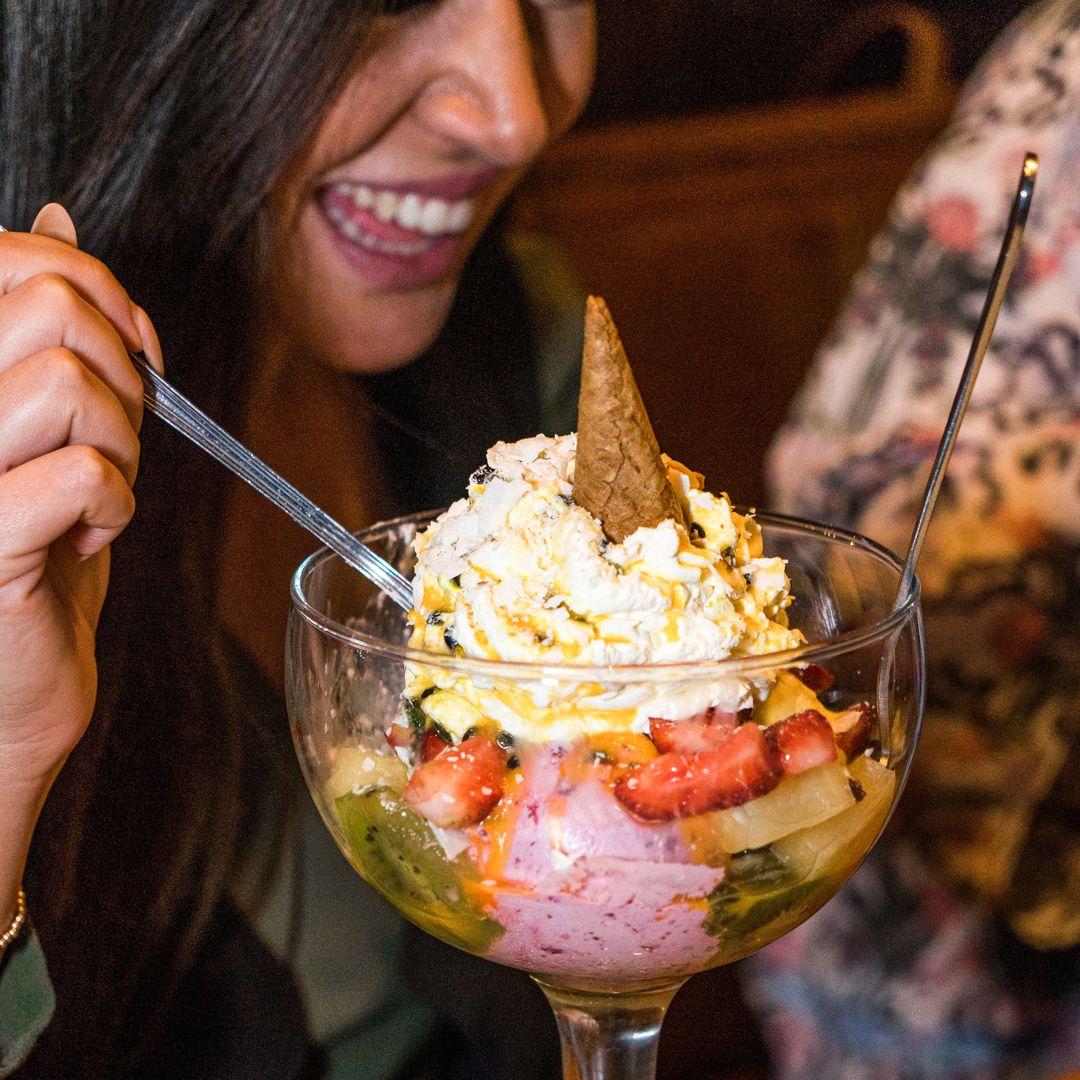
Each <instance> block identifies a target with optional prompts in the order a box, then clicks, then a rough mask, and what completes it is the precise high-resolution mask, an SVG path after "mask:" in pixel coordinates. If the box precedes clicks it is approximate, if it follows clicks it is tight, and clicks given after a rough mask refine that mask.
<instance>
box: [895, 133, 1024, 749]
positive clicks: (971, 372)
mask: <svg viewBox="0 0 1080 1080" xmlns="http://www.w3.org/2000/svg"><path fill="white" fill-rule="evenodd" d="M1038 171H1039V159H1038V157H1037V156H1036V155H1035V154H1026V155H1025V156H1024V165H1023V168H1022V169H1021V172H1020V183H1019V185H1018V187H1017V189H1016V197H1015V198H1014V199H1013V204H1012V212H1011V213H1010V214H1009V224H1008V226H1007V227H1006V229H1005V239H1004V240H1003V241H1002V243H1001V251H1000V253H999V254H998V260H997V265H996V266H995V267H994V274H993V277H991V279H990V289H989V292H988V293H987V295H986V303H985V304H984V305H983V309H982V314H981V315H980V317H979V324H978V326H977V327H976V330H975V337H974V339H973V340H972V342H971V351H970V352H969V353H968V358H967V363H966V364H965V365H964V370H963V373H962V374H961V376H960V385H959V386H958V387H957V388H956V397H955V398H954V399H953V403H952V408H951V409H950V410H949V419H948V420H947V421H946V423H945V431H944V432H943V434H942V436H941V443H940V444H939V445H938V451H937V457H935V458H934V465H933V468H932V469H931V470H930V477H929V479H928V480H927V481H926V491H925V492H924V493H923V501H922V506H921V507H920V509H919V518H918V521H916V523H915V531H914V532H913V533H912V534H911V543H910V545H909V546H908V554H907V561H906V562H905V563H904V573H903V576H902V577H901V578H900V588H899V589H898V590H897V593H896V602H895V604H894V605H893V610H894V611H895V610H897V609H898V608H900V607H902V606H903V605H904V604H906V603H907V601H908V600H909V599H910V597H911V591H912V589H913V588H914V587H915V580H916V578H915V570H916V567H917V566H918V563H919V555H920V554H921V553H922V548H923V542H924V541H925V540H926V530H927V528H928V527H929V525H930V518H931V517H932V516H933V513H934V506H935V504H936V503H937V498H938V495H939V494H940V493H941V484H942V481H943V480H944V479H945V470H946V469H947V468H948V466H949V458H950V457H952V452H953V447H954V446H955V445H956V436H957V433H958V432H959V430H960V424H961V422H962V421H963V419H964V414H965V413H966V412H967V407H968V403H969V402H970V401H971V394H972V391H973V390H974V389H975V379H976V378H977V377H978V374H979V368H980V367H982V362H983V357H984V356H986V350H987V348H988V347H989V345H990V338H991V337H992V336H993V333H994V327H995V325H996V324H997V317H998V312H999V311H1000V310H1001V304H1002V301H1003V300H1004V299H1005V290H1006V288H1008V285H1009V278H1011V277H1012V272H1013V269H1014V267H1015V266H1016V257H1017V255H1018V254H1019V252H1020V241H1021V239H1022V238H1023V235H1024V226H1025V225H1026V224H1027V218H1028V211H1029V210H1030V209H1031V195H1032V192H1033V191H1034V189H1035V177H1036V174H1037V173H1038ZM898 641H899V633H898V634H897V635H896V636H894V637H892V638H891V639H890V640H889V641H888V642H887V643H886V646H885V649H884V652H883V655H882V658H881V664H880V666H879V667H878V679H877V698H878V701H877V704H878V708H877V714H878V718H879V723H880V724H881V741H882V745H883V746H888V745H890V743H889V739H888V730H887V726H888V725H887V721H886V718H887V717H888V702H889V683H890V680H891V679H892V670H893V660H894V657H895V654H896V646H897V643H898Z"/></svg>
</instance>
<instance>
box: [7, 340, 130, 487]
mask: <svg viewBox="0 0 1080 1080" xmlns="http://www.w3.org/2000/svg"><path fill="white" fill-rule="evenodd" d="M67 444H82V445H85V446H92V447H94V448H95V449H96V450H97V451H98V452H99V453H101V454H102V455H104V456H105V457H106V458H108V459H109V461H111V462H112V463H113V464H114V465H115V466H116V467H117V468H118V469H119V470H120V472H121V473H122V474H123V477H124V479H125V480H126V481H127V482H128V484H133V483H134V482H135V473H136V471H137V470H138V464H139V439H138V436H137V435H136V433H135V429H134V428H133V427H132V426H131V422H130V420H129V419H128V416H127V414H126V413H125V412H124V408H123V406H122V405H121V404H120V402H119V400H118V399H117V397H116V395H115V394H114V393H112V391H111V390H110V389H109V388H108V387H107V386H106V385H105V383H103V382H102V381H101V380H100V379H99V378H98V377H97V376H96V375H95V374H94V373H93V372H92V371H90V370H89V369H88V368H87V367H86V366H85V365H84V364H83V363H82V362H81V361H80V360H79V358H78V357H77V356H76V355H75V354H74V353H72V352H70V351H69V350H68V349H59V348H58V349H46V350H45V351H43V352H39V353H36V354H35V355H33V356H30V357H28V358H27V359H26V360H23V361H21V362H20V363H18V364H15V365H14V367H11V368H8V370H6V371H2V372H0V475H3V474H4V473H6V472H9V471H10V470H11V469H14V468H17V467H18V466H20V465H23V464H25V463H26V462H27V461H30V460H31V459H32V458H36V457H42V456H43V455H45V454H48V453H50V452H51V451H53V450H56V449H59V448H60V447H61V446H65V445H67Z"/></svg>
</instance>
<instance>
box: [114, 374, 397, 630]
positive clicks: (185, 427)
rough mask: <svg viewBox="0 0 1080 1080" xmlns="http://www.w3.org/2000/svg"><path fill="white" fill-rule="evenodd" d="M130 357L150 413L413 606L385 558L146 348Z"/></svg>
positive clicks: (394, 597) (354, 567)
mask: <svg viewBox="0 0 1080 1080" xmlns="http://www.w3.org/2000/svg"><path fill="white" fill-rule="evenodd" d="M131 359H132V362H133V363H134V365H135V368H136V370H137V371H138V372H139V374H140V375H141V376H142V380H143V385H144V400H145V402H146V407H147V409H148V410H149V411H150V412H152V413H154V415H155V416H158V417H160V418H161V419H162V420H164V421H165V423H167V424H168V425H169V426H170V427H172V428H174V429H175V430H176V431H178V432H180V434H181V435H184V436H185V437H186V438H188V439H190V440H191V441H192V442H193V443H194V444H195V445H196V446H198V447H199V448H200V449H201V450H205V451H206V453H208V454H209V455H210V456H211V457H212V458H213V459H214V460H215V461H218V462H220V463H221V464H222V465H224V466H225V467H226V468H227V469H230V470H231V471H232V472H234V473H235V474H236V475H237V476H239V477H240V479H241V480H243V481H245V482H246V483H248V484H250V485H251V486H252V487H253V488H254V489H255V490H256V491H257V492H258V493H259V494H260V495H262V496H264V497H265V498H267V499H269V500H270V501H271V502H272V503H273V504H274V505H275V506H277V507H278V508H279V509H281V510H284V511H285V513H286V514H288V515H289V517H291V518H292V519H293V521H295V522H296V523H297V524H298V525H301V526H302V527H303V528H305V529H307V531H308V532H309V533H311V534H312V536H314V537H315V538H316V539H318V540H321V541H322V542H323V543H324V544H325V545H326V546H327V547H328V548H330V550H331V551H333V552H334V553H335V554H337V555H340V556H341V558H342V559H344V560H345V562H347V563H348V564H349V565H350V566H351V567H353V569H354V570H358V571H359V572H360V573H361V574H363V576H364V577H366V578H367V579H368V580H369V581H370V582H372V583H373V584H375V585H377V586H378V587H379V588H380V589H382V591H383V592H385V593H386V594H387V595H388V596H389V597H390V599H391V600H393V601H394V602H395V603H396V604H397V605H398V606H399V607H401V608H404V609H405V610H406V611H408V610H410V609H411V608H412V588H411V587H410V585H409V583H408V581H406V580H405V578H404V577H402V575H401V574H399V573H398V572H397V570H395V569H394V568H393V567H392V566H391V565H390V564H389V563H388V562H387V561H386V560H385V559H382V558H380V557H379V556H378V555H376V554H375V552H374V551H372V550H371V548H369V547H368V546H367V545H366V544H363V543H361V542H360V541H359V540H357V539H356V537H355V536H353V535H352V533H350V532H349V530H348V529H346V528H345V526H344V525H342V524H341V523H340V522H338V521H336V520H335V519H334V518H332V517H331V516H330V515H329V514H328V513H326V511H325V510H320V509H319V507H318V506H316V505H315V504H314V503H313V502H312V501H311V500H310V499H309V498H307V497H306V496H305V495H302V494H301V493H300V492H299V491H298V490H297V489H296V488H295V487H293V485H292V484H290V483H289V482H288V481H287V480H285V479H284V478H283V477H282V476H280V475H279V474H278V473H276V472H274V470H273V469H271V468H270V466H269V465H267V464H266V463H265V462H264V461H262V460H261V459H260V458H258V457H256V456H255V455H254V454H253V453H252V452H251V451H250V450H248V449H247V447H245V446H244V445H243V444H242V443H240V442H238V441H237V440H236V439H234V438H233V437H232V436H231V435H230V434H229V433H228V432H227V431H226V430H225V429H224V428H222V427H221V426H220V425H219V424H217V423H215V422H214V421H213V420H211V419H210V417H209V416H207V415H206V413H204V412H203V411H202V410H201V409H200V408H198V406H196V405H194V404H193V403H192V402H191V401H189V400H188V399H187V398H186V397H184V395H183V394H181V393H180V392H179V391H178V390H176V389H175V388H174V387H173V386H172V385H170V383H168V382H167V381H166V380H165V379H163V378H162V377H161V376H160V375H159V374H158V373H157V372H156V371H155V370H154V369H153V367H151V365H150V363H149V361H148V360H147V359H146V357H145V356H143V354H142V353H132V354H131Z"/></svg>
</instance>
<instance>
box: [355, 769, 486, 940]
mask: <svg viewBox="0 0 1080 1080" xmlns="http://www.w3.org/2000/svg"><path fill="white" fill-rule="evenodd" d="M335 807H336V809H337V815H338V820H339V821H340V822H341V828H342V830H343V831H344V833H345V839H346V842H347V843H348V846H349V850H350V851H351V852H352V856H353V860H354V862H355V864H356V867H357V869H358V870H359V871H360V873H361V874H362V875H363V876H364V878H365V880H366V881H367V882H368V884H369V885H371V886H372V887H373V888H375V889H376V890H377V891H378V892H379V893H381V894H382V895H383V897H385V898H386V899H387V900H389V901H390V903H392V904H393V905H394V906H395V907H397V908H399V909H400V910H401V911H402V912H403V914H405V915H406V916H408V918H410V919H412V920H413V922H415V923H416V924H417V925H418V926H420V927H421V928H422V929H424V930H427V931H428V933H431V934H434V935H435V936H436V937H439V938H442V939H443V940H444V941H446V942H448V943H449V944H451V945H454V946H456V947H457V948H459V949H465V950H467V951H469V952H475V953H483V952H485V951H487V950H488V949H489V948H490V947H491V946H492V945H493V944H494V942H495V941H496V940H498V938H499V936H500V935H501V934H502V932H503V930H502V927H501V926H500V925H499V924H498V923H497V922H496V921H495V920H494V919H491V918H489V917H488V916H487V915H485V914H484V912H483V910H482V909H481V908H479V907H478V906H477V905H476V904H474V903H473V902H472V901H471V900H470V899H469V896H468V893H467V891H466V889H465V882H466V881H469V880H477V879H478V875H477V873H476V870H475V869H474V868H473V866H472V864H471V863H470V862H469V861H468V860H467V859H466V858H465V857H464V855H459V856H458V857H457V858H456V859H448V858H447V857H446V852H445V851H443V849H442V847H441V846H440V844H439V842H438V840H436V839H435V835H434V834H433V833H432V831H431V826H430V825H428V823H427V822H426V821H424V819H423V818H422V817H420V815H419V814H416V813H414V812H413V811H412V810H411V809H409V807H408V806H406V805H405V803H404V802H402V801H401V799H400V798H398V796H397V795H396V794H395V793H394V792H393V791H391V790H389V789H388V788H373V789H371V790H370V791H365V792H363V793H362V794H359V795H357V794H355V793H352V792H350V793H349V794H347V795H342V796H341V797H340V798H339V799H337V800H336V801H335Z"/></svg>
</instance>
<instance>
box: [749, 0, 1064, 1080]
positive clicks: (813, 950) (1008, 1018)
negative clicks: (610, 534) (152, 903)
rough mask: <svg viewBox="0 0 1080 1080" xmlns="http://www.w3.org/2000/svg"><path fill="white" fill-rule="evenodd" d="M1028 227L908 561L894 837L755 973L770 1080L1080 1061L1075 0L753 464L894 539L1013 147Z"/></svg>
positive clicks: (985, 273) (992, 255) (995, 55)
mask: <svg viewBox="0 0 1080 1080" xmlns="http://www.w3.org/2000/svg"><path fill="white" fill-rule="evenodd" d="M1027 150H1034V151H1036V152H1037V153H1038V154H1039V155H1040V159H1041V160H1040V172H1039V180H1038V183H1037V185H1036V192H1035V197H1034V201H1033V209H1032V215H1031V220H1030V222H1029V226H1028V231H1027V235H1026V237H1025V240H1024V247H1023V251H1022V255H1021V262H1020V264H1019V265H1018V267H1017V271H1016V274H1015V276H1014V279H1013V282H1012V285H1011V287H1010V290H1009V293H1008V296H1007V299H1006V302H1005V306H1004V307H1003V309H1002V311H1001V315H1000V318H999V321H998V325H997V331H996V334H995V337H994V341H993V343H992V345H991V348H990V351H989V353H988V355H987V357H986V361H985V363H984V366H983V370H982V373H981V375H980V378H979V382H978V384H977V386H976V389H975V395H974V398H973V400H972V405H971V409H970V411H969V413H968V416H967V418H966V420H965V422H964V426H963V428H962V429H961V434H960V439H959V443H958V446H957V449H956V452H955V454H954V456H953V459H952V463H951V465H950V469H949V474H948V478H947V481H946V486H945V489H944V490H943V494H942V498H941V501H940V502H939V504H938V509H937V513H936V515H935V520H934V524H933V525H932V527H931V530H930V534H929V537H928V541H927V545H926V548H925V549H924V554H923V557H922V561H921V563H920V577H921V579H922V582H923V587H924V599H925V604H924V607H925V612H926V618H927V638H928V640H927V649H928V656H929V661H930V680H929V694H928V701H927V712H926V721H925V725H924V728H923V736H922V744H921V746H920V748H919V751H918V754H917V756H916V762H915V766H914V774H913V778H912V783H911V786H910V787H909V789H908V792H907V795H906V796H905V799H904V802H903V804H902V806H901V811H900V815H899V818H900V820H899V821H898V822H897V823H894V824H893V825H892V826H891V827H890V830H889V834H888V835H887V836H886V838H885V839H884V840H883V841H882V843H881V845H879V848H878V849H877V850H876V851H875V852H874V853H873V855H872V856H871V857H870V859H869V860H868V861H867V862H866V863H865V864H864V866H863V867H862V869H861V870H860V871H859V872H858V874H856V876H855V877H854V878H853V880H852V882H851V883H850V884H849V885H848V886H847V887H846V888H845V890H843V891H842V892H841V894H840V895H839V896H838V897H837V898H836V899H835V900H834V901H833V902H832V903H831V904H830V905H828V906H827V907H826V908H825V909H824V910H823V911H822V912H821V913H819V915H817V916H816V917H815V918H814V919H812V920H810V922H808V923H807V924H806V925H805V926H804V927H803V928H801V929H800V930H799V931H797V932H795V933H794V934H792V935H789V937H788V938H785V939H783V940H782V941H780V942H777V943H776V944H775V945H774V946H772V947H771V948H770V949H767V950H765V951H764V952H763V953H761V954H759V955H758V957H756V958H755V959H753V960H752V961H750V962H749V964H748V965H747V981H748V984H749V990H750V994H751V997H752V999H753V1000H754V1001H755V1002H756V1003H757V1004H758V1006H759V1007H760V1008H761V1009H762V1011H763V1018H764V1022H765V1025H766V1030H767V1032H768V1035H769V1038H770V1042H771V1047H772V1051H773V1055H774V1057H775V1060H776V1069H777V1075H778V1076H780V1077H784V1078H788V1080H793V1078H809V1077H814V1078H820V1080H829V1078H833V1077H836V1078H841V1077H842V1078H844V1080H857V1078H862V1077H866V1078H867V1080H869V1078H871V1077H872V1078H874V1080H889V1078H897V1080H900V1078H904V1080H907V1078H922V1077H926V1078H931V1077H933V1078H935V1080H937V1078H945V1077H1012V1076H1016V1077H1024V1078H1028V1077H1038V1076H1043V1075H1047V1076H1049V1075H1059V1074H1061V1073H1063V1072H1064V1071H1066V1070H1067V1068H1068V1067H1070V1066H1072V1067H1080V961H1078V959H1077V956H1078V947H1077V946H1078V942H1080V832H1078V829H1077V823H1078V821H1080V739H1078V734H1080V2H1078V0H1048V2H1044V3H1041V4H1038V5H1036V6H1034V7H1033V8H1031V9H1029V11H1028V12H1027V13H1026V14H1025V15H1024V16H1022V17H1021V18H1020V19H1019V20H1017V22H1016V23H1014V24H1013V26H1012V27H1011V28H1010V29H1009V30H1008V31H1007V32H1006V35H1005V36H1004V38H1003V39H1002V41H1001V42H999V44H998V46H997V47H996V48H995V50H994V51H993V52H992V53H991V54H990V56H989V57H988V58H987V59H986V61H985V62H984V63H983V65H982V67H981V68H980V70H979V72H978V73H977V75H976V77H975V78H974V80H973V81H972V83H971V84H970V85H969V87H968V89H967V90H966V92H965V94H964V96H963V98H962V100H961V102H960V105H959V107H958V110H957V113H956V115H955V117H954V120H953V123H952V124H951V126H950V128H949V130H948V132H947V133H946V135H945V136H944V138H943V139H942V140H941V141H940V142H939V143H938V145H937V146H936V147H935V148H934V150H933V151H932V152H931V154H930V155H929V156H928V157H927V159H926V160H925V161H924V162H923V163H922V164H921V166H920V167H919V168H918V170H917V171H916V173H915V175H914V177H913V178H912V179H911V181H910V182H909V183H908V184H907V185H906V187H905V188H904V189H903V190H902V192H901V193H900V195H899V197H898V199H897V202H896V204H895V206H894V209H893V212H892V215H891V218H890V221H889V224H888V226H887V228H886V230H885V232H884V233H883V235H882V236H880V237H879V238H878V239H877V241H876V242H875V244H874V246H873V248H872V250H871V255H870V261H869V264H868V266H867V267H866V269H865V270H864V271H863V272H862V274H861V275H860V276H859V278H858V279H857V281H856V283H855V287H854V291H853V293H852V296H851V298H850V300H849V303H848V306H847V309H846V311H845V313H844V315H843V317H842V318H841V319H840V321H839V322H838V324H837V326H836V327H835V329H834V330H833V332H832V334H831V336H830V338H829V340H828V341H827V342H826V344H825V346H824V348H823V350H822V352H821V354H820V356H819V358H818V360H817V362H816V364H815V366H814V369H813V371H812V373H811V376H810V378H809V380H808V381H807V383H806V385H805V386H804V388H803V390H802V392H801V395H800V396H799V398H798V400H797V402H796V404H795V407H794V409H793V412H792V414H791V417H790V419H789V422H788V423H787V425H786V426H785V427H784V428H783V429H782V431H781V432H780V435H779V437H778V439H777V441H776V443H775V445H774V448H773V451H772V454H771V458H770V476H771V481H772V484H773V488H774V491H775V493H776V495H777V498H775V500H774V501H775V503H776V504H777V505H779V506H780V507H782V508H784V509H787V510H789V511H792V512H794V513H797V514H801V515H803V516H807V517H812V518H817V519H819V520H824V521H829V522H835V523H837V524H843V525H847V526H850V527H853V528H856V529H858V530H860V531H862V532H864V533H867V534H869V535H870V536H872V537H874V538H875V539H877V540H880V541H882V542H883V543H885V544H887V545H888V546H890V547H892V548H893V549H894V550H897V551H903V550H904V549H905V548H906V544H907V540H908V537H909V536H910V532H911V528H912V526H913V524H914V517H915V512H916V510H917V507H918V504H919V502H920V500H921V497H922V492H923V487H924V485H925V482H926V477H927V474H928V471H929V467H930V462H931V460H932V458H933V455H934V452H935V450H936V448H937V443H938V439H939V438H940V435H941V430H942V427H943V425H944V420H945V416H946V414H947V413H948V409H949V405H950V403H951V401H952V397H953V395H954V393H955V390H956V384H957V381H958V378H959V374H960V370H961V368H962V366H963V363H964V361H965V359H966V357H967V353H968V350H969V348H970V344H971V339H972V335H973V331H974V328H975V324H976V322H977V320H978V317H979V314H980V311H981V308H982V304H983V300H984V298H985V295H986V291H987V287H988V284H989V281H990V276H991V273H992V270H993V267H994V262H995V259H996V256H997V252H998V248H999V246H1000V243H1001V237H1002V233H1003V230H1004V224H1005V221H1006V219H1007V217H1008V208H1009V204H1010V202H1011V200H1012V197H1013V194H1014V193H1015V189H1016V182H1017V177H1018V176H1019V171H1020V164H1021V161H1022V159H1023V155H1024V152H1025V151H1027Z"/></svg>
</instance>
